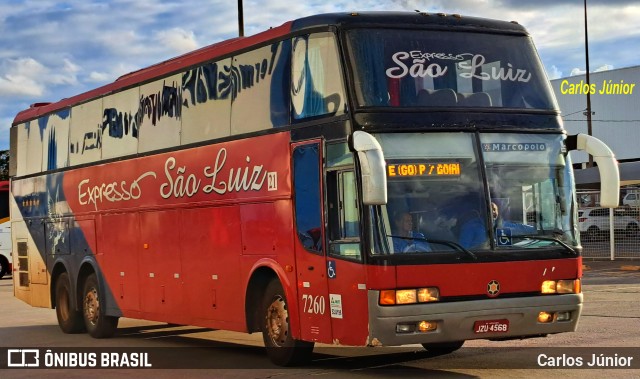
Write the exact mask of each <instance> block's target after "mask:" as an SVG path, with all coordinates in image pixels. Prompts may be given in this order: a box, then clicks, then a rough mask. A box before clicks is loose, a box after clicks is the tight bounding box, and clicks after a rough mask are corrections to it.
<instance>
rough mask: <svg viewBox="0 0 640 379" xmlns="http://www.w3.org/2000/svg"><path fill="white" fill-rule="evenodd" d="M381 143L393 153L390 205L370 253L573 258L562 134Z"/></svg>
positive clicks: (375, 213)
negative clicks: (552, 253)
mask: <svg viewBox="0 0 640 379" xmlns="http://www.w3.org/2000/svg"><path fill="white" fill-rule="evenodd" d="M376 138H377V139H378V141H379V142H380V144H381V146H382V150H383V152H384V154H385V160H386V170H387V186H388V201H387V204H386V205H383V206H375V207H371V211H370V217H371V223H370V225H371V227H372V233H371V238H372V244H371V246H372V254H374V255H377V254H398V253H413V254H423V253H430V252H451V251H456V250H457V251H458V252H464V251H465V250H468V251H471V252H479V253H481V252H483V251H487V252H488V251H501V252H504V253H508V252H509V251H514V252H515V251H516V250H517V251H522V250H523V249H533V248H551V249H553V250H558V249H562V250H563V251H564V252H566V253H568V254H575V251H574V247H575V246H577V245H578V240H577V238H578V232H577V227H576V224H575V212H576V207H575V196H574V193H573V192H572V188H573V174H572V170H571V169H570V168H571V163H570V161H569V157H568V155H567V153H566V151H564V150H565V149H564V147H563V146H564V143H563V141H562V139H563V138H564V137H563V136H559V135H540V134H497V133H483V134H471V133H403V134H377V135H376ZM478 138H479V141H478V140H477V139H478ZM483 178H484V179H483ZM487 191H488V193H487Z"/></svg>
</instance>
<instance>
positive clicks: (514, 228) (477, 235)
mask: <svg viewBox="0 0 640 379" xmlns="http://www.w3.org/2000/svg"><path fill="white" fill-rule="evenodd" d="M470 214H471V216H470V217H467V219H466V221H464V222H463V224H462V226H461V227H460V239H459V241H458V242H459V243H460V245H461V246H462V247H464V248H467V249H483V248H489V241H488V238H489V235H488V233H487V228H486V226H485V222H486V221H484V220H483V219H482V218H481V217H480V213H479V212H477V211H473V212H470ZM491 220H492V222H493V225H492V227H493V230H494V232H496V231H497V230H499V229H510V230H511V233H512V234H511V235H513V236H517V235H527V234H535V233H536V228H535V227H533V226H531V225H525V224H522V223H518V222H513V221H507V220H503V219H502V217H500V208H499V207H498V205H497V204H496V203H495V202H491ZM496 233H497V232H496Z"/></svg>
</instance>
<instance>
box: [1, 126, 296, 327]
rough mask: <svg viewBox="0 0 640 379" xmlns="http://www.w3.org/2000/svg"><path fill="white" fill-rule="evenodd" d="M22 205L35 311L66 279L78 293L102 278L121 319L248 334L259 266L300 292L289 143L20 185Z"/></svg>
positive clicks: (25, 267) (254, 142) (26, 293)
mask: <svg viewBox="0 0 640 379" xmlns="http://www.w3.org/2000/svg"><path fill="white" fill-rule="evenodd" d="M13 198H14V199H15V208H16V209H15V210H16V212H18V214H17V217H15V218H14V219H15V220H16V221H15V222H14V225H15V226H16V227H14V235H13V246H14V249H17V250H20V249H22V250H24V251H25V252H26V253H25V254H26V255H25V256H24V257H23V256H20V264H19V268H18V269H19V271H20V272H21V273H22V274H24V275H22V276H20V275H15V276H14V277H15V279H14V280H15V288H16V296H17V297H19V298H21V299H22V300H24V301H26V302H28V303H30V304H32V305H36V306H43V307H50V306H52V305H53V303H52V302H51V296H50V290H51V288H52V287H51V285H53V283H54V282H55V280H56V277H57V275H58V273H59V272H61V271H67V272H68V273H69V277H70V278H71V280H72V283H73V284H72V285H73V286H74V287H75V286H81V285H82V283H81V282H79V280H81V278H82V275H83V272H84V270H87V269H92V270H95V271H97V272H98V274H99V275H100V276H101V277H102V278H104V281H105V284H106V291H105V292H106V295H107V307H106V309H107V312H108V314H110V315H113V316H128V317H136V318H144V319H151V320H159V321H168V322H175V323H184V324H193V325H202V326H209V327H216V328H224V329H229V330H241V331H242V330H246V322H245V318H244V317H242V315H244V311H245V303H244V302H245V291H246V288H245V286H246V284H247V283H248V282H249V278H248V277H247V276H248V275H250V274H251V268H252V267H254V266H256V265H259V264H261V263H259V262H261V261H265V260H268V261H269V262H272V263H271V264H272V266H273V267H274V270H279V272H277V273H275V275H276V277H278V276H280V277H282V279H283V281H287V282H288V283H296V277H295V272H296V270H295V267H296V261H295V257H294V252H293V241H294V239H293V237H294V234H293V221H292V220H293V212H292V202H291V175H290V154H289V134H288V133H286V132H284V133H278V134H271V135H265V136H261V137H255V138H253V139H247V140H237V141H231V142H226V143H221V144H216V145H207V146H202V147H197V148H193V149H187V150H181V151H175V152H169V153H163V154H158V155H150V156H146V157H141V158H136V159H133V160H129V161H123V162H114V163H108V164H104V165H99V166H93V167H87V168H80V169H75V170H68V171H63V172H58V173H54V174H50V175H47V176H42V177H32V178H26V179H18V180H16V181H15V185H14V186H13ZM286 265H288V266H290V267H292V268H293V270H290V271H288V272H285V271H284V270H282V267H284V266H286ZM52 274H53V275H52ZM21 277H22V280H21V279H20V278H21ZM76 281H78V282H76ZM283 287H284V285H283ZM285 290H286V291H287V293H288V295H287V296H288V297H291V300H290V301H291V302H292V304H293V305H295V304H296V302H295V301H296V300H295V298H296V296H297V294H296V291H295V288H293V289H291V288H286V289H285ZM292 291H293V292H292ZM36 294H37V295H36ZM289 294H290V295H289ZM36 298H37V299H36ZM291 315H292V316H297V315H296V312H295V311H293V310H292V312H291ZM292 324H294V325H295V326H296V327H297V322H296V321H295V320H293V322H292ZM298 330H299V329H298ZM296 334H298V333H296Z"/></svg>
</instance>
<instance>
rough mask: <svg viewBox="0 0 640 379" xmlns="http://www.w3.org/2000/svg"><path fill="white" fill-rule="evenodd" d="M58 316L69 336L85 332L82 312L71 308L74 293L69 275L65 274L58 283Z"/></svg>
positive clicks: (59, 322)
mask: <svg viewBox="0 0 640 379" xmlns="http://www.w3.org/2000/svg"><path fill="white" fill-rule="evenodd" d="M55 293H56V316H57V318H58V325H59V326H60V329H62V331H63V332H65V333H67V334H73V333H81V332H84V330H85V327H84V320H83V319H82V312H80V311H77V310H75V309H73V307H72V306H71V299H72V297H71V296H72V295H71V294H72V292H71V281H70V280H69V274H67V273H66V272H63V273H62V274H60V276H59V277H58V280H57V281H56V292H55Z"/></svg>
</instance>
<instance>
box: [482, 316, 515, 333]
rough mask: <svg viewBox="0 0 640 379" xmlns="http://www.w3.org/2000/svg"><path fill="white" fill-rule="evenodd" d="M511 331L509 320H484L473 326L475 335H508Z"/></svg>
mask: <svg viewBox="0 0 640 379" xmlns="http://www.w3.org/2000/svg"><path fill="white" fill-rule="evenodd" d="M508 331H509V320H506V319H505V320H482V321H476V322H475V323H474V324H473V332H474V333H479V334H480V333H506V332H508Z"/></svg>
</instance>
